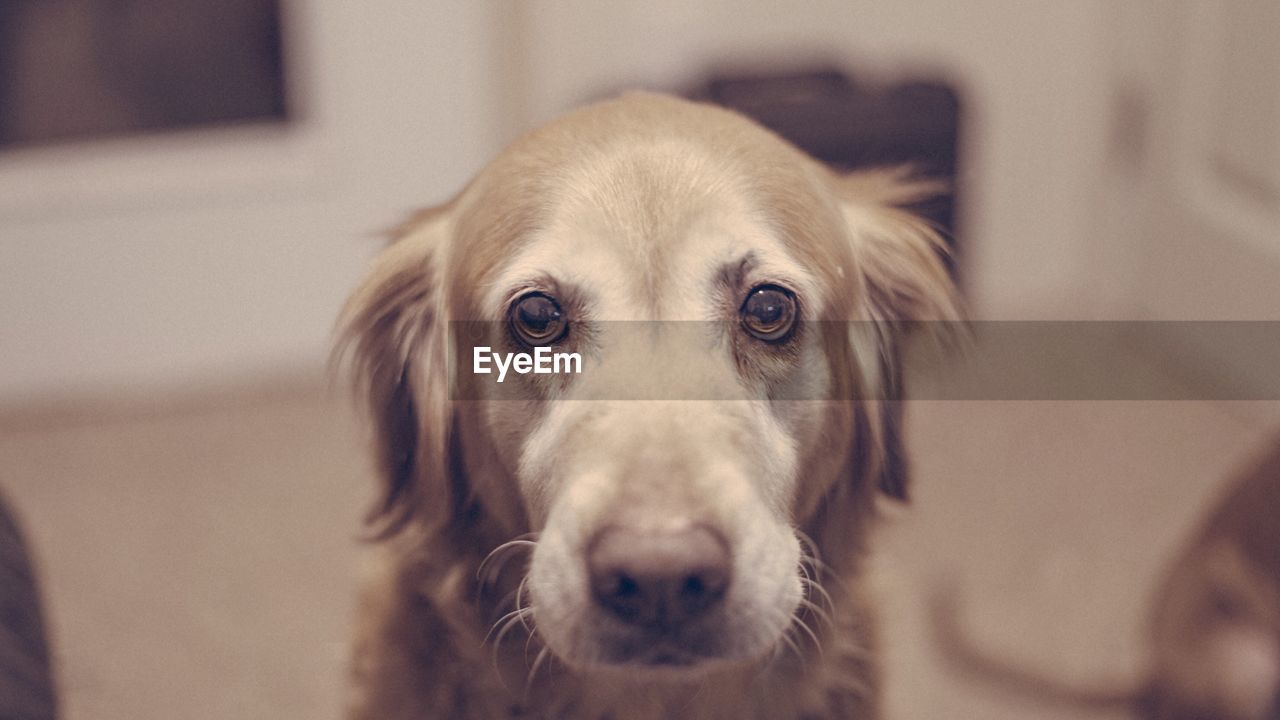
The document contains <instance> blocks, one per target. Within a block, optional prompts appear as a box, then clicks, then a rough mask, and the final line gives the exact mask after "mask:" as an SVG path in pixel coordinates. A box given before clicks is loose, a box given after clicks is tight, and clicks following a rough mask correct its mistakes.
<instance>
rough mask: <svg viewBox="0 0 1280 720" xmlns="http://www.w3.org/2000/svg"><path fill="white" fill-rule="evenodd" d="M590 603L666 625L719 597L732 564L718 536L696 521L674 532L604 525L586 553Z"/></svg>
mask: <svg viewBox="0 0 1280 720" xmlns="http://www.w3.org/2000/svg"><path fill="white" fill-rule="evenodd" d="M587 570H588V572H589V574H590V578H591V589H592V593H593V595H594V598H595V602H596V604H597V605H599V606H600V607H602V608H604V609H605V610H607V611H608V612H609V613H611V614H612V615H614V616H615V617H617V618H618V619H620V620H623V621H624V622H627V623H630V624H633V625H639V626H642V627H644V628H646V629H651V630H669V629H672V628H676V627H679V626H680V625H682V624H684V623H686V622H688V621H690V620H694V619H696V618H698V617H700V616H702V615H705V614H706V613H708V612H709V611H710V610H712V609H713V608H715V607H716V606H717V605H719V604H720V601H721V600H723V598H724V596H725V592H726V591H727V590H728V588H729V582H730V580H731V575H732V569H731V565H730V557H729V546H728V543H727V542H726V541H725V539H724V537H723V536H721V535H720V534H719V533H717V532H715V531H714V530H712V529H710V528H707V527H705V526H701V525H695V526H693V527H690V528H688V529H684V530H680V531H676V532H657V533H655V532H644V531H640V530H633V529H630V528H626V527H616V526H615V527H610V528H606V529H605V530H603V531H602V532H600V533H599V534H598V535H597V536H596V537H595V539H594V541H593V542H592V543H591V545H590V548H589V550H588V553H587Z"/></svg>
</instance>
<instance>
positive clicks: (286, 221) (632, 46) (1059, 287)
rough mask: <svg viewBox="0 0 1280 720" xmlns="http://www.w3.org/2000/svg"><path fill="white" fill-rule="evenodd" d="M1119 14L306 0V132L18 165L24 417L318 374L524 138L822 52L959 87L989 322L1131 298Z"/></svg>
mask: <svg viewBox="0 0 1280 720" xmlns="http://www.w3.org/2000/svg"><path fill="white" fill-rule="evenodd" d="M1105 8H1106V2H1105V0H1078V1H1076V2H1070V3H1063V2H1058V1H1057V0H1036V1H1034V2H1032V1H1030V0H1028V1H1026V2H1009V1H1007V0H975V1H973V2H968V3H956V2H952V1H951V0H916V1H915V2H897V3H881V2H866V1H850V0H820V1H816V2H810V3H804V4H796V5H791V6H789V7H784V6H783V4H781V3H775V2H770V1H769V0H753V1H752V2H746V3H744V2H736V1H734V2H731V1H730V0H710V1H708V2H700V3H687V2H677V1H676V0H650V1H649V2H645V3H628V4H623V3H612V2H611V3H600V2H593V1H592V0H532V1H530V2H524V3H513V2H506V1H505V0H491V2H487V3H472V2H465V1H464V0H451V1H449V2H432V3H423V2H418V1H416V0H384V1H383V2H380V3H378V4H377V8H376V13H375V12H373V10H372V6H370V5H368V4H362V3H348V2H343V1H342V0H309V1H308V0H298V1H297V2H294V3H293V4H291V5H290V6H289V10H290V13H289V17H290V21H291V23H292V25H291V27H292V28H293V32H292V37H293V39H294V40H295V41H296V42H295V44H294V48H295V49H296V50H297V52H298V53H299V56H298V62H296V63H295V65H294V66H295V68H299V69H300V74H299V77H298V80H299V81H300V82H301V84H302V86H303V88H304V89H305V90H306V91H307V101H308V102H307V104H308V107H309V110H310V112H309V114H308V116H307V121H306V122H304V123H303V124H302V126H301V128H300V129H299V130H298V131H296V132H294V133H291V134H289V135H288V136H286V137H284V138H279V137H274V136H271V135H269V134H268V135H262V134H261V133H259V134H254V133H249V134H247V135H246V134H243V133H229V134H228V133H222V134H212V135H202V136H194V137H192V136H187V137H185V138H182V137H180V138H176V139H170V140H168V141H165V142H162V143H160V147H159V148H154V147H152V145H151V144H149V143H114V144H105V145H83V146H76V147H72V148H69V149H64V150H50V151H40V152H34V151H33V152H28V153H23V154H19V155H16V156H15V155H9V156H5V155H0V402H5V401H13V400H21V399H24V398H33V397H41V396H45V395H47V394H49V393H50V392H52V393H55V394H61V395H68V394H71V395H74V394H77V393H80V392H84V391H101V390H103V389H107V390H111V389H117V388H122V387H123V388H134V389H143V390H148V389H154V388H165V387H176V386H181V385H184V384H187V383H189V382H191V381H196V382H216V381H218V380H219V379H222V378H227V377H233V378H234V377H242V376H250V375H254V374H261V373H263V372H282V371H290V370H295V369H297V370H303V371H311V370H314V369H316V368H318V367H319V366H320V364H321V363H322V362H323V360H324V356H325V352H326V350H327V345H328V340H329V332H330V328H331V324H332V320H333V318H334V316H335V314H336V312H337V310H338V307H339V305H340V303H341V300H342V298H343V297H344V295H345V294H346V293H347V292H348V290H349V289H350V287H351V286H352V284H353V283H354V282H355V279H356V278H357V277H358V275H359V273H360V271H361V269H362V267H363V264H364V261H365V259H366V258H367V257H368V255H369V254H370V253H371V252H372V251H373V250H374V249H375V248H376V247H377V239H376V238H375V237H374V232H375V231H377V230H378V229H379V228H382V227H386V226H388V225H390V224H393V223H394V222H395V221H396V220H397V219H399V218H400V217H401V216H402V215H403V214H404V213H405V212H406V211H407V210H409V209H410V208H412V207H415V206H420V205H424V204H431V203H434V202H438V201H440V200H443V199H445V198H447V197H448V196H449V195H450V194H452V193H453V192H454V191H455V190H456V189H458V188H459V187H460V186H461V185H462V183H463V182H465V179H466V178H467V177H468V176H469V175H470V174H471V173H473V172H474V171H475V170H476V169H477V168H478V167H479V166H480V165H481V164H482V163H483V161H484V160H485V159H486V158H487V157H489V156H491V155H492V154H493V152H495V151H496V150H497V149H498V147H499V145H500V143H501V141H502V140H505V139H508V138H509V137H511V136H512V135H513V134H514V133H515V132H517V131H518V130H519V129H522V128H524V127H526V126H527V125H528V124H530V123H531V122H534V121H539V120H544V119H546V118H548V117H550V116H552V115H554V114H555V113H557V112H559V111H561V110H562V109H564V108H566V107H568V106H571V105H572V104H574V103H576V102H579V101H581V100H582V99H584V98H587V97H590V96H592V95H594V94H595V93H597V92H599V91H601V90H607V89H614V88H618V87H620V86H623V85H646V86H653V87H670V86H672V85H676V84H680V83H683V82H687V81H689V80H691V79H694V78H695V77H697V76H698V75H699V73H700V72H701V71H702V69H703V68H704V66H705V65H706V64H707V63H710V62H719V63H722V64H723V63H742V62H750V63H753V64H755V65H757V66H758V65H762V64H765V65H768V64H776V63H780V62H783V63H789V64H796V63H797V62H799V61H800V60H802V59H804V58H796V57H795V56H794V53H795V52H796V51H797V50H803V51H804V53H803V54H804V57H805V58H807V57H823V56H831V57H835V58H837V59H840V60H843V61H846V62H848V63H850V64H856V66H857V67H859V68H863V69H868V68H869V69H872V70H873V71H874V72H877V73H878V74H879V75H880V77H883V78H885V79H892V78H893V77H895V76H897V75H899V74H903V73H906V72H908V71H910V70H915V69H925V70H929V71H934V72H937V73H939V74H941V75H943V76H946V77H949V78H952V79H953V80H955V81H956V82H957V83H958V84H960V86H961V88H962V90H963V91H964V93H965V100H966V102H967V111H968V115H967V120H968V124H967V127H966V137H965V141H966V146H965V148H964V152H965V155H964V157H963V163H964V169H965V172H966V177H965V178H964V180H965V193H966V198H967V201H968V202H969V206H968V207H967V208H966V212H965V215H964V217H963V218H962V220H963V222H964V228H963V232H964V237H965V241H966V243H967V245H966V249H965V252H966V256H965V258H964V261H965V264H966V271H967V275H968V278H969V280H970V288H969V290H970V293H971V296H972V298H973V300H974V302H975V306H976V307H977V308H978V310H979V312H980V314H982V315H983V316H985V317H997V316H999V317H1029V316H1060V317H1083V316H1087V315H1089V314H1091V313H1095V312H1096V311H1097V310H1098V308H1097V307H1090V306H1089V302H1088V298H1096V297H1103V298H1105V297H1106V296H1105V294H1104V295H1102V296H1097V295H1094V294H1092V293H1088V292H1085V291H1083V290H1082V287H1083V286H1084V283H1083V279H1084V278H1085V277H1087V270H1088V264H1089V262H1090V258H1091V257H1092V255H1091V254H1090V250H1089V242H1090V238H1091V237H1092V236H1093V234H1094V233H1093V223H1094V219H1093V218H1092V216H1091V212H1090V202H1091V199H1092V196H1091V193H1092V188H1093V187H1094V181H1095V178H1096V175H1097V173H1098V168H1099V166H1100V164H1101V163H1102V161H1103V157H1104V155H1105V152H1106V130H1107V124H1106V117H1107V110H1108V107H1109V105H1108V103H1109V99H1110V95H1109V90H1108V88H1107V86H1106V83H1105V82H1103V78H1104V75H1105V74H1106V73H1105V71H1106V62H1107V60H1106V53H1105V50H1106V46H1105V33H1104V32H1103V30H1104V28H1105V23H1106V22H1107V13H1106V10H1105ZM1093 302H1094V304H1095V306H1096V304H1097V302H1099V300H1094V301H1093Z"/></svg>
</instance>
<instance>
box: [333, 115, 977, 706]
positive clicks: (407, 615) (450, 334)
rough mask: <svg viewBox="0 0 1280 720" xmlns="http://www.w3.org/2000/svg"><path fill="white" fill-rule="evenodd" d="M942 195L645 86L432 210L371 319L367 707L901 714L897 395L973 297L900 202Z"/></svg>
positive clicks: (901, 478)
mask: <svg viewBox="0 0 1280 720" xmlns="http://www.w3.org/2000/svg"><path fill="white" fill-rule="evenodd" d="M933 191H934V188H932V187H930V186H929V185H928V184H927V183H918V182H911V181H909V180H908V179H907V178H906V177H905V176H904V174H903V173H897V172H882V173H878V174H870V175H859V176H850V177H843V178H842V177H838V176H837V175H835V174H833V173H832V172H831V171H829V170H828V169H826V168H825V167H823V166H821V165H820V164H819V163H817V162H816V161H814V160H812V159H810V158H809V157H807V156H805V155H804V154H803V153H801V152H800V151H798V150H796V149H795V148H793V147H792V146H790V145H789V144H787V143H786V142H784V141H783V140H781V139H780V138H778V137H777V136H775V135H773V134H772V133H770V132H768V131H767V130H765V129H763V128H761V127H759V126H758V125H756V124H754V123H752V122H750V121H748V120H747V119H745V118H743V117H741V116H739V115H736V114H734V113H732V112H729V111H726V110H723V109H717V108H714V107H711V106H706V105H700V104H694V103H690V102H686V101H682V100H678V99H675V98H670V97H665V96H661V95H652V94H628V95H625V96H623V97H621V98H619V99H616V100H612V101H609V102H604V103H601V104H598V105H594V106H591V107H587V108H585V109H582V110H579V111H577V112H574V113H572V114H570V115H568V116H566V117H564V118H562V119H560V120H557V121H555V122H553V123H551V124H550V125H547V126H545V127H543V128H541V129H538V130H536V131H534V132H532V133H530V134H528V135H527V136H525V137H523V138H522V139H520V140H518V141H517V142H516V143H514V145H512V146H511V147H510V148H509V149H507V150H506V151H505V152H503V153H502V154H501V155H500V156H499V157H498V158H497V159H496V160H495V161H493V162H492V163H491V164H490V165H489V166H488V167H487V168H485V169H484V170H483V171H482V172H481V173H480V174H479V175H478V176H477V177H476V178H475V179H474V180H473V181H472V182H471V183H470V184H469V185H468V186H467V187H466V188H465V189H464V190H463V192H462V193H461V194H460V195H459V196H458V197H456V198H455V199H454V200H453V201H451V202H449V203H448V204H447V205H445V206H443V207H440V208H436V209H433V210H429V211H426V212H423V213H421V214H420V215H418V216H417V217H416V218H414V219H413V220H412V221H411V222H410V223H408V224H407V225H406V226H405V227H404V228H403V229H402V230H401V231H400V232H399V233H398V235H397V237H396V239H395V241H394V242H393V243H392V244H391V245H390V246H389V247H388V248H387V249H386V250H385V251H384V252H383V253H382V254H381V256H380V257H379V258H378V259H377V260H376V261H375V263H374V267H373V269H372V271H371V272H370V274H369V276H368V278H367V280H366V281H365V282H364V283H363V285H362V286H361V287H360V288H359V289H358V290H357V291H356V293H355V294H354V296H353V297H352V299H351V300H350V303H349V306H348V308H347V310H346V312H345V315H344V319H343V321H342V337H343V340H344V342H343V343H342V344H341V345H340V348H342V352H343V353H344V355H343V357H347V358H349V359H350V361H351V364H352V366H353V367H354V370H355V372H356V374H357V375H358V377H359V379H360V382H361V385H360V387H361V388H362V394H363V395H365V396H366V398H367V402H368V407H369V410H370V412H371V415H372V422H373V425H374V432H375V435H376V445H377V455H378V460H379V471H380V475H381V497H380V500H379V501H378V503H377V505H376V508H375V511H374V512H373V513H372V514H371V518H370V522H371V523H372V524H373V526H374V528H375V533H376V535H377V537H378V538H379V540H380V543H379V545H378V561H377V562H376V563H375V564H374V567H375V569H374V574H373V577H371V578H369V579H368V582H367V587H366V590H365V592H364V595H363V599H362V603H361V606H360V608H359V611H358V613H359V615H358V637H357V639H356V642H355V647H354V657H353V670H352V671H353V675H354V679H353V683H354V693H353V698H352V705H351V708H350V710H349V717H350V718H359V719H367V720H374V719H377V720H399V719H408V718H485V719H491V718H506V717H533V718H593V719H594V718H599V719H603V718H612V719H614V720H628V719H631V718H655V719H656V718H680V717H690V718H726V719H727V718H732V719H734V720H741V719H743V718H768V719H770V720H784V719H786V718H812V719H817V718H842V719H848V718H862V719H867V718H876V717H878V695H877V686H878V679H877V671H876V663H875V654H874V646H875V634H874V629H873V622H872V615H871V613H870V611H869V608H868V604H867V602H866V601H865V599H864V594H865V587H864V585H865V584H864V583H860V582H859V570H860V565H861V557H862V555H863V551H864V536H865V534H866V531H867V529H868V524H869V521H870V520H871V519H872V518H873V517H874V514H875V513H874V495H875V493H876V492H877V488H878V489H879V491H881V492H884V493H887V494H888V495H890V496H892V497H896V498H900V499H904V498H905V496H906V490H907V478H906V468H905V463H904V459H903V452H902V447H901V440H900V437H899V430H898V422H899V418H898V415H899V412H898V409H899V407H900V406H899V403H897V402H882V401H878V400H877V398H884V397H886V396H887V395H886V393H889V394H890V395H891V391H892V390H894V389H895V388H896V387H897V386H898V384H899V379H898V377H897V373H896V367H897V365H896V359H895V353H896V348H895V347H894V343H893V337H894V328H895V327H896V326H898V325H899V324H902V323H906V322H910V321H915V320H951V319H954V318H956V316H957V309H956V305H957V301H956V296H955V291H954V288H953V287H952V284H951V282H950V279H949V276H948V274H947V272H946V271H945V270H944V268H943V266H942V264H941V263H940V262H939V258H938V251H939V249H940V243H939V238H938V237H937V235H936V234H935V233H934V232H933V230H932V229H931V228H930V227H929V226H928V224H927V223H925V222H923V221H921V220H919V219H917V218H916V217H914V216H912V215H911V214H910V213H908V212H906V211H904V210H902V209H900V208H899V206H900V205H902V204H903V203H906V202H909V201H911V200H913V199H917V198H919V197H920V196H921V194H923V193H930V192H933ZM468 323H473V324H468ZM480 345H483V346H484V347H485V348H487V349H488V350H490V351H491V352H494V353H508V354H512V353H519V352H522V351H523V352H526V353H527V352H533V351H536V350H537V348H554V349H557V350H564V351H566V352H568V351H573V352H574V353H577V354H578V355H579V357H580V358H581V363H582V364H583V366H584V367H583V368H582V371H581V373H579V374H564V373H562V374H553V375H545V374H536V373H532V372H526V373H523V374H522V373H516V372H511V373H507V374H506V376H505V378H504V379H503V381H502V382H497V381H496V375H495V374H492V373H491V374H484V375H482V374H481V373H480V372H479V371H478V364H476V363H473V360H475V357H473V351H476V352H478V348H479V346H480ZM491 359H492V358H491ZM509 359H510V358H508V360H509ZM477 362H478V361H477ZM515 367H517V369H518V368H519V365H518V364H517V365H516V366H515ZM525 369H526V370H527V369H528V364H527V363H526V366H525Z"/></svg>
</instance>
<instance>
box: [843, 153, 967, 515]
mask: <svg viewBox="0 0 1280 720" xmlns="http://www.w3.org/2000/svg"><path fill="white" fill-rule="evenodd" d="M838 187H839V192H840V195H841V201H842V209H843V212H844V218H845V222H846V223H847V224H848V226H849V232H850V237H851V239H852V242H853V255H854V261H855V262H856V263H857V266H858V268H859V269H860V273H861V277H862V281H863V293H864V296H863V298H862V301H863V302H862V305H863V309H864V316H863V318H862V319H863V320H864V321H866V322H865V323H860V325H865V327H863V328H862V330H864V331H865V332H860V333H857V334H859V335H861V336H862V338H863V340H864V341H866V342H865V343H864V345H865V344H871V345H873V346H875V347H876V352H875V353H874V357H869V356H868V354H867V352H866V349H865V347H864V348H863V350H862V353H860V354H859V355H858V357H859V363H860V366H861V368H860V369H861V372H862V376H863V377H862V380H863V386H864V389H866V390H867V391H868V392H869V395H870V396H871V397H880V398H882V399H881V400H880V401H879V402H878V405H879V409H878V412H876V413H875V416H874V417H868V418H866V419H865V425H866V428H865V429H866V431H867V434H868V435H869V437H868V438H864V439H863V440H862V441H860V442H863V443H865V444H870V445H872V446H873V447H869V448H868V447H864V448H863V450H864V452H865V453H867V454H868V455H869V456H870V457H869V458H868V461H867V462H868V464H867V465H865V467H867V469H868V470H869V471H870V472H871V473H872V474H873V475H875V476H876V480H877V485H878V486H879V488H880V489H881V490H882V491H883V492H884V493H885V494H887V495H889V496H890V497H893V498H896V499H899V500H905V499H906V498H907V474H908V472H907V462H906V455H905V452H904V448H903V444H902V435H901V428H900V424H901V417H902V404H901V401H900V398H902V397H903V392H904V387H903V378H902V361H901V357H900V350H901V348H900V347H899V344H900V341H901V340H902V335H903V333H904V332H906V331H907V329H908V328H909V327H911V328H923V329H925V330H926V331H931V332H939V333H941V334H944V335H946V334H949V333H952V332H954V330H955V327H954V326H955V323H956V322H957V321H959V320H960V319H961V310H960V301H959V298H958V296H957V293H956V289H955V285H954V284H953V282H952V280H951V276H950V274H949V273H948V272H947V269H946V267H945V266H944V265H943V262H942V254H943V253H945V251H946V244H945V242H944V241H943V239H942V237H941V236H940V235H939V234H938V232H937V231H936V230H935V229H934V228H933V227H932V226H931V225H930V224H929V223H928V222H927V221H925V220H924V219H922V218H920V217H918V216H916V215H914V214H912V213H911V212H909V211H907V210H905V209H903V208H904V206H906V205H910V204H912V203H916V202H919V201H921V200H925V199H929V198H931V197H934V196H936V195H938V194H941V193H943V192H945V190H946V189H945V187H944V186H942V185H941V184H940V183H936V182H932V181H928V180H916V179H912V177H911V173H910V171H909V170H908V169H904V168H894V169H886V170H875V171H869V172H858V173H853V174H850V175H846V176H844V177H842V178H840V179H839V181H838ZM934 321H937V322H934ZM921 323H922V324H921ZM867 330H869V331H867ZM868 336H869V337H868Z"/></svg>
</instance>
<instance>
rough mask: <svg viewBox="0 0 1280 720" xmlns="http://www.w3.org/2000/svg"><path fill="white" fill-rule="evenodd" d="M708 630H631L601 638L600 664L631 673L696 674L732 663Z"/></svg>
mask: <svg viewBox="0 0 1280 720" xmlns="http://www.w3.org/2000/svg"><path fill="white" fill-rule="evenodd" d="M718 636H719V634H718V633H715V632H710V631H709V629H708V628H682V629H678V630H668V631H663V632H657V631H641V630H630V631H624V632H614V633H610V634H609V636H608V637H607V638H601V643H600V646H599V650H600V653H599V655H598V664H599V665H602V666H608V667H613V668H616V669H622V670H631V671H659V672H660V671H663V670H681V671H687V670H696V669H703V668H707V667H711V666H714V665H718V664H722V663H725V662H729V661H731V660H732V659H733V658H731V657H729V656H728V655H727V654H726V652H725V650H726V648H724V647H723V643H721V642H717V641H716V638H717V637H718Z"/></svg>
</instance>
